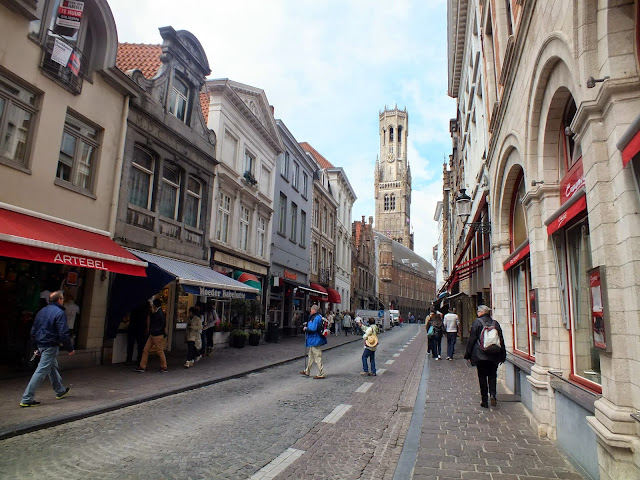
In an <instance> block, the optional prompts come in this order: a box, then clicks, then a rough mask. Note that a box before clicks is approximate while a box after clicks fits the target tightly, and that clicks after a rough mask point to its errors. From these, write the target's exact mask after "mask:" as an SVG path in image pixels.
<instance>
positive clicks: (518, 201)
mask: <svg viewBox="0 0 640 480" xmlns="http://www.w3.org/2000/svg"><path fill="white" fill-rule="evenodd" d="M526 193H527V191H526V186H525V182H524V175H522V174H521V176H520V179H519V183H518V186H517V190H516V193H515V195H514V197H513V201H512V204H511V251H512V252H513V251H514V250H515V249H516V248H518V247H519V246H520V245H522V244H523V243H524V242H525V241H526V240H527V239H528V238H529V234H528V231H527V217H526V212H525V209H524V205H522V199H523V198H524V196H525V195H526Z"/></svg>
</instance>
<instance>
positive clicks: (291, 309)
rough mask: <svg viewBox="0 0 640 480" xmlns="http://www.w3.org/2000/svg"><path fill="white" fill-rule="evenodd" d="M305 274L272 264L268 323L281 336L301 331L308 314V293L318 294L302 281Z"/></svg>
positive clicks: (305, 276)
mask: <svg viewBox="0 0 640 480" xmlns="http://www.w3.org/2000/svg"><path fill="white" fill-rule="evenodd" d="M306 278H307V275H306V274H305V273H301V272H295V271H292V270H289V269H279V268H278V266H277V265H274V266H273V276H272V277H271V282H270V283H271V290H270V294H269V308H268V318H269V323H271V324H272V325H273V324H276V325H277V327H278V329H279V331H281V332H282V335H283V336H292V335H297V334H298V333H301V332H302V324H303V323H304V322H305V321H306V320H307V316H308V314H309V307H310V305H309V295H310V294H319V293H321V292H317V291H315V290H313V289H311V288H309V287H307V286H306V285H305V284H304V282H305V281H306Z"/></svg>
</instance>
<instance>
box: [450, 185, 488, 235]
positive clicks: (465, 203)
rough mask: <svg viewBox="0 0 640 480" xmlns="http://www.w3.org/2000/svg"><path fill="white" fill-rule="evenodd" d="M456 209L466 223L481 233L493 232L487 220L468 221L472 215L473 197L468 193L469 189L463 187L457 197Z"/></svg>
mask: <svg viewBox="0 0 640 480" xmlns="http://www.w3.org/2000/svg"><path fill="white" fill-rule="evenodd" d="M456 209H457V212H458V217H459V218H460V220H462V223H463V224H464V225H469V226H470V227H471V228H473V229H474V230H475V231H476V232H481V233H491V225H490V224H489V223H485V222H471V223H467V220H469V215H471V197H470V196H469V195H467V189H466V188H461V189H460V193H459V194H458V196H457V197H456Z"/></svg>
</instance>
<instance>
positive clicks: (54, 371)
mask: <svg viewBox="0 0 640 480" xmlns="http://www.w3.org/2000/svg"><path fill="white" fill-rule="evenodd" d="M63 304H64V294H63V293H62V292H60V291H58V292H53V293H52V294H51V295H49V305H47V306H46V307H44V308H43V309H42V310H40V311H39V312H38V314H37V315H36V319H35V320H34V322H33V327H32V328H31V339H32V341H33V343H35V344H36V345H37V348H38V350H37V351H38V352H39V354H40V363H39V364H38V368H36V371H35V372H33V375H32V376H31V380H30V381H29V385H27V388H26V390H25V391H24V393H23V394H22V401H21V402H20V406H21V407H37V406H38V405H40V402H36V401H35V400H34V397H35V393H36V389H37V388H38V386H39V385H40V383H42V381H43V380H44V379H45V377H47V376H48V377H49V380H50V381H51V386H52V387H53V391H54V392H56V398H57V399H58V400H59V399H61V398H62V397H64V396H65V395H66V394H67V393H69V390H70V389H69V387H65V386H64V385H63V384H62V377H60V372H59V371H58V350H59V348H60V347H59V345H60V344H61V343H62V345H63V346H64V347H65V348H66V349H67V350H68V351H69V355H73V354H74V353H75V352H74V350H73V344H72V343H71V336H70V334H69V327H68V326H67V315H66V314H65V311H64V306H63Z"/></svg>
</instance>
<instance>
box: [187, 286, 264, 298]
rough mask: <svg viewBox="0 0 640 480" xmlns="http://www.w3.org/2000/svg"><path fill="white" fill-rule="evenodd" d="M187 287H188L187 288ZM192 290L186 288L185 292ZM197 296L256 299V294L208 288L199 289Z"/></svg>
mask: <svg viewBox="0 0 640 480" xmlns="http://www.w3.org/2000/svg"><path fill="white" fill-rule="evenodd" d="M185 287H186V286H185ZM190 290H191V289H189V288H185V291H187V292H189V293H191V292H190ZM196 295H200V296H201V297H209V298H240V299H254V298H256V296H255V294H253V293H247V292H238V291H237V290H225V289H219V288H206V287H199V289H198V291H197V293H196Z"/></svg>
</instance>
